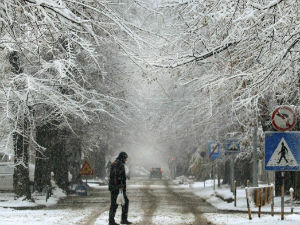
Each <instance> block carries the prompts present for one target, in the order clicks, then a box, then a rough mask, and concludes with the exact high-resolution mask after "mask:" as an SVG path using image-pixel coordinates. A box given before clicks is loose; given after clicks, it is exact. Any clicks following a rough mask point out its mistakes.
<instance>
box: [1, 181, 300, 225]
mask: <svg viewBox="0 0 300 225" xmlns="http://www.w3.org/2000/svg"><path fill="white" fill-rule="evenodd" d="M175 183H176V184H174V185H172V186H171V187H172V188H174V189H181V188H183V189H186V191H192V192H193V193H195V194H196V195H198V196H200V197H202V198H204V199H206V201H207V202H209V203H211V204H212V205H214V206H215V207H216V208H218V209H222V210H224V209H226V210H233V211H234V210H239V213H232V212H230V213H204V216H205V217H206V218H207V219H208V220H209V221H211V222H212V223H214V224H228V225H229V224H230V225H232V224H243V225H244V224H255V225H277V224H278V225H300V215H299V212H300V209H299V206H296V205H295V206H294V212H296V213H295V214H286V215H285V219H284V220H283V221H282V220H281V218H280V214H278V213H277V214H275V215H274V216H273V217H272V216H271V215H270V214H266V212H270V206H269V205H267V206H263V207H262V215H261V217H260V218H258V216H257V208H254V207H252V209H251V210H252V220H249V219H248V214H247V208H246V199H245V190H244V189H242V188H239V189H238V190H237V207H234V205H233V202H231V203H227V202H224V201H223V200H221V199H220V198H218V197H216V195H215V194H216V193H217V194H218V195H220V196H223V197H224V198H229V197H233V195H232V193H231V192H230V190H229V187H228V186H222V187H221V188H218V187H217V186H216V190H215V191H214V190H213V187H212V186H213V182H212V181H207V182H206V184H205V187H204V183H203V182H196V183H194V184H189V183H188V181H187V182H186V184H177V182H175ZM90 186H91V187H93V188H97V189H103V190H104V189H107V186H99V185H97V184H90ZM148 187H149V188H150V189H151V190H153V194H155V193H156V190H157V192H159V189H165V188H166V187H165V186H164V185H163V184H162V185H160V184H159V183H158V184H154V185H148ZM139 188H143V185H142V184H139V182H136V183H132V184H129V185H128V189H131V190H132V191H133V193H134V192H135V191H134V190H138V189H139ZM175 191H176V190H175ZM140 195H142V192H140ZM64 196H65V195H64V194H63V193H62V192H61V191H60V190H59V189H58V190H56V191H54V195H53V196H52V197H51V198H50V199H49V200H48V201H47V203H46V201H45V198H44V196H40V198H39V197H38V196H35V197H36V199H37V200H36V202H35V203H28V202H24V201H22V200H21V199H14V197H13V194H12V193H0V218H1V219H0V225H24V224H30V225H41V224H47V225H52V224H53V225H54V224H55V225H68V224H76V225H78V224H86V220H87V219H89V218H90V217H93V216H94V217H95V218H94V220H93V222H92V223H91V224H95V225H106V224H108V207H102V208H100V207H98V206H97V207H96V208H95V206H94V208H93V207H92V206H91V207H78V208H68V207H66V208H60V209H55V208H53V205H55V204H56V202H57V201H58V199H59V198H61V197H64ZM131 197H132V196H131ZM286 198H287V199H288V197H286ZM150 203H151V202H148V203H147V201H146V202H145V201H132V202H131V203H130V212H129V219H130V220H131V221H132V222H134V223H139V224H143V223H144V220H145V216H144V215H145V213H146V214H147V213H149V212H145V207H143V206H144V205H143V204H150ZM36 205H45V206H46V207H45V208H42V209H36V210H29V209H26V210H15V209H13V208H5V207H20V206H36ZM48 206H52V208H51V209H49V208H48ZM93 211H94V213H93ZM285 211H286V212H290V206H287V207H286V208H285ZM275 212H280V198H278V197H276V198H275ZM120 214H121V210H120V209H118V211H117V215H116V222H119V221H120V217H121V215H120ZM149 218H150V219H151V220H150V221H151V224H153V225H171V224H192V223H193V221H194V219H195V218H194V215H193V214H192V213H187V214H182V213H180V211H178V210H177V211H176V208H172V206H169V205H166V204H161V203H158V207H157V208H156V210H155V212H152V214H151V215H150V216H149ZM148 225H150V224H148Z"/></svg>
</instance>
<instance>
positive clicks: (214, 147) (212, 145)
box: [208, 141, 221, 159]
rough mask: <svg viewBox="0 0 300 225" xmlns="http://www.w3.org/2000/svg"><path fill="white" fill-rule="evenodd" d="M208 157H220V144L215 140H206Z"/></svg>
mask: <svg viewBox="0 0 300 225" xmlns="http://www.w3.org/2000/svg"><path fill="white" fill-rule="evenodd" d="M208 158H210V159H220V158H221V151H220V145H219V144H218V143H217V142H215V141H210V142H208Z"/></svg>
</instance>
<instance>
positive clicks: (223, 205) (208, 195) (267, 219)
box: [181, 180, 300, 225]
mask: <svg viewBox="0 0 300 225" xmlns="http://www.w3.org/2000/svg"><path fill="white" fill-rule="evenodd" d="M181 186H182V187H186V188H190V189H191V191H193V192H194V194H196V195H197V196H200V197H201V198H203V199H205V200H206V201H207V202H209V203H210V204H211V205H213V206H214V207H216V208H217V209H220V210H227V211H237V212H239V213H224V214H220V213H218V214H215V213H206V214H205V216H206V217H207V218H208V219H209V220H210V221H211V222H213V223H215V224H230V225H231V224H256V225H258V224H262V225H274V224H280V225H300V215H299V212H300V206H299V205H296V204H291V203H287V204H285V209H284V211H285V217H284V220H281V216H280V214H278V213H279V212H280V211H281V207H280V203H281V199H280V197H275V198H274V211H275V213H276V214H275V215H274V216H271V215H270V212H271V206H270V204H269V205H266V206H263V207H262V208H261V212H262V213H261V217H260V218H259V217H258V215H257V212H258V208H257V207H254V205H252V204H251V212H252V220H249V219H248V214H247V211H248V209H247V201H246V193H245V188H237V202H236V207H234V202H226V201H224V200H222V199H221V198H220V197H217V196H221V197H222V198H223V199H230V198H232V199H233V198H234V196H233V193H232V192H231V191H230V188H229V186H228V185H222V186H221V187H220V188H219V187H217V184H216V186H215V191H214V190H213V181H212V180H208V181H206V182H205V187H204V182H195V183H194V184H191V185H189V184H186V185H181ZM285 200H289V196H286V197H285ZM291 207H293V208H294V214H290V212H291Z"/></svg>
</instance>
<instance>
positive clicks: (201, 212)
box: [0, 178, 300, 225]
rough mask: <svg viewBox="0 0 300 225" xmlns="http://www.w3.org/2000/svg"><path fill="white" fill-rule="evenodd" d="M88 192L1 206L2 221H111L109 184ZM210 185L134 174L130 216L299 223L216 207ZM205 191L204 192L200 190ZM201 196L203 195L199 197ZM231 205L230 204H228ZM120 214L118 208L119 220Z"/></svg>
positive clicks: (140, 220)
mask: <svg viewBox="0 0 300 225" xmlns="http://www.w3.org/2000/svg"><path fill="white" fill-rule="evenodd" d="M90 186H91V189H90V190H89V193H88V196H75V195H70V196H68V197H66V198H64V199H62V200H60V201H59V202H58V204H56V205H53V206H49V207H47V208H43V209H34V210H32V209H31V210H14V209H11V208H1V210H0V217H1V221H0V224H1V225H13V224H14V225H23V224H30V225H41V224H49V225H52V224H53V225H54V224H58V225H71V224H74V225H75V224H76V225H77V224H78V225H102V224H103V225H104V224H108V211H109V206H110V195H109V191H108V190H107V186H99V185H98V184H90ZM211 191H212V188H211V187H206V189H203V188H199V187H196V186H195V187H192V188H190V187H189V185H175V184H174V183H172V182H171V181H168V180H158V179H153V180H150V179H146V178H143V179H142V178H135V179H133V180H130V181H129V182H128V188H127V195H128V198H129V200H130V207H129V220H130V221H132V222H133V223H134V224H147V225H152V224H153V225H168V224H169V225H171V224H172V225H185V224H190V225H192V224H193V225H200V224H201V225H202V224H203V225H205V224H264V225H268V224H277V223H278V224H281V225H297V224H299V222H298V221H299V219H300V216H299V214H298V215H295V214H294V215H287V216H286V219H285V220H284V221H281V220H280V217H279V216H278V215H275V216H274V217H271V216H270V215H262V217H261V218H257V216H256V215H253V220H251V221H250V220H248V218H247V213H246V212H245V213H240V212H239V213H234V212H232V211H231V212H226V211H223V210H217V209H216V208H214V207H212V206H211V205H210V204H209V203H207V202H206V201H205V200H203V197H204V196H206V198H207V197H208V196H210V194H211ZM201 193H202V194H201ZM199 196H200V197H199ZM227 208H228V209H230V207H228V206H227ZM120 218H121V209H120V207H119V208H118V211H117V215H116V222H119V221H120ZM297 220H298V221H297Z"/></svg>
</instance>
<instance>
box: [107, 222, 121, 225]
mask: <svg viewBox="0 0 300 225" xmlns="http://www.w3.org/2000/svg"><path fill="white" fill-rule="evenodd" d="M108 225H119V224H118V223H116V222H109V224H108Z"/></svg>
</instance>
